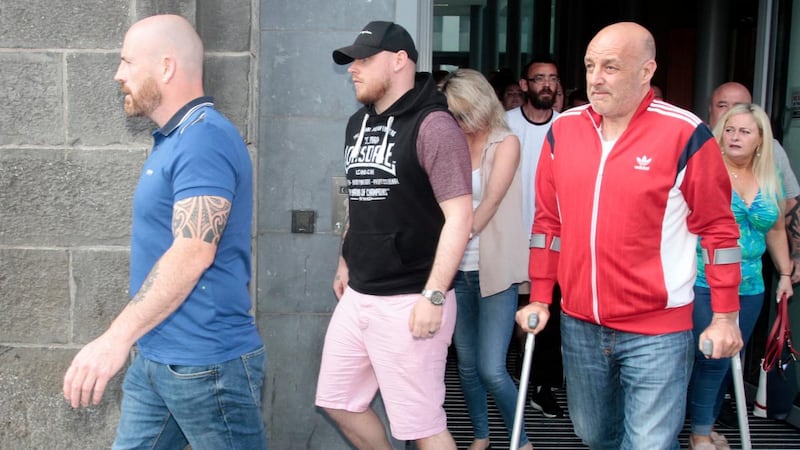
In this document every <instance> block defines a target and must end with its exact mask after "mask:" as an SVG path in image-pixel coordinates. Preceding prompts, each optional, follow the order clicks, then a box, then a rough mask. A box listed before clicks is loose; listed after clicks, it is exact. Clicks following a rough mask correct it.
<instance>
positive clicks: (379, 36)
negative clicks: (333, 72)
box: [333, 21, 417, 65]
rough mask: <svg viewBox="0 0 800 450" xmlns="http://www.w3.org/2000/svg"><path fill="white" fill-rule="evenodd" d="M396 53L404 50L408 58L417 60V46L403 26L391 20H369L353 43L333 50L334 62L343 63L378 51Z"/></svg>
mask: <svg viewBox="0 0 800 450" xmlns="http://www.w3.org/2000/svg"><path fill="white" fill-rule="evenodd" d="M384 50H385V51H389V52H393V53H397V52H399V51H401V50H402V51H405V52H406V53H407V54H408V58H409V59H411V60H412V61H414V62H417V48H416V47H415V46H414V40H413V39H411V35H410V34H408V31H406V29H405V28H403V27H401V26H400V25H398V24H396V23H392V22H381V21H375V22H370V23H368V24H367V26H366V27H364V29H363V30H361V32H360V33H358V37H356V41H355V42H353V45H348V46H347V47H342V48H340V49H338V50H334V51H333V60H334V61H335V62H336V64H339V65H345V64H350V63H351V62H353V60H354V59H363V58H366V57H368V56H372V55H374V54H376V53H378V52H380V51H384Z"/></svg>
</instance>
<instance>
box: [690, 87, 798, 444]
mask: <svg viewBox="0 0 800 450" xmlns="http://www.w3.org/2000/svg"><path fill="white" fill-rule="evenodd" d="M714 136H715V137H716V139H717V141H718V142H719V145H720V148H721V149H722V159H723V160H724V162H725V166H726V167H727V168H728V173H729V174H730V180H731V189H732V197H731V209H732V210H733V215H734V216H735V217H736V222H737V223H738V224H739V232H740V234H741V237H740V238H739V246H740V247H741V249H742V283H741V285H740V286H739V301H740V309H739V327H740V329H741V331H742V339H743V340H744V342H745V345H747V341H748V339H749V338H750V334H752V332H753V327H754V326H755V322H756V320H757V319H758V315H759V313H760V312H761V306H762V304H763V302H764V279H763V276H762V273H761V257H762V255H763V254H764V251H765V250H766V251H769V255H770V257H772V261H773V263H774V264H775V267H776V268H777V269H778V271H779V281H778V289H777V293H776V294H777V298H778V299H780V298H781V296H782V295H784V294H786V295H787V296H791V295H792V281H791V271H792V263H791V260H790V259H789V245H788V241H787V239H786V229H785V227H784V217H783V213H782V211H783V209H784V194H783V188H782V187H781V180H780V176H779V174H778V171H777V168H776V166H775V160H774V158H773V153H772V142H773V141H772V130H771V128H770V122H769V118H768V117H767V115H766V113H764V110H763V109H761V108H760V107H759V106H757V105H753V104H743V103H739V104H736V105H735V106H734V107H732V108H731V109H730V110H728V112H727V113H726V114H725V115H724V116H723V117H722V118H721V119H720V120H719V122H718V123H717V126H716V127H715V128H714ZM697 255H698V273H697V281H696V283H695V288H694V291H695V300H694V332H695V336H699V335H700V332H701V331H702V330H703V329H705V328H706V327H707V326H708V324H709V323H710V322H711V321H712V320H713V315H712V312H711V293H710V290H709V288H708V283H707V282H706V276H705V275H706V274H705V271H704V270H703V264H702V254H701V249H700V244H699V242H698V245H697ZM729 368H730V363H729V361H728V359H707V358H706V357H705V356H704V355H703V354H702V353H701V352H700V350H699V349H698V350H696V352H695V365H694V371H693V372H692V381H691V384H690V388H689V389H690V392H689V411H690V412H691V417H692V419H691V420H692V436H691V438H690V439H689V448H692V449H696V450H715V449H717V450H719V449H728V448H730V447H728V444H727V441H726V440H725V437H724V436H722V435H720V434H718V433H716V432H714V431H712V427H713V424H714V422H715V421H716V418H717V415H718V414H719V411H720V407H721V405H722V399H723V396H724V393H725V391H726V390H727V387H728V384H729V382H730V381H729V380H730V377H729V376H728V370H729Z"/></svg>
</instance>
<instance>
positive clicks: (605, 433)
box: [561, 313, 694, 450]
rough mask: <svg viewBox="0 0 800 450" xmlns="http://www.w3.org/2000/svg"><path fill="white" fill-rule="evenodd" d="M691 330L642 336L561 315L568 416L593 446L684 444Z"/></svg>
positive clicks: (676, 446) (663, 446)
mask: <svg viewBox="0 0 800 450" xmlns="http://www.w3.org/2000/svg"><path fill="white" fill-rule="evenodd" d="M692 342H693V341H692V332H691V331H683V332H679V333H670V334H662V335H655V336H649V335H643V334H635V333H625V332H622V331H616V330H612V329H610V328H606V327H603V326H599V325H596V324H593V323H589V322H584V321H582V320H577V319H574V318H572V317H570V316H567V315H566V314H563V313H562V314H561V343H562V355H563V358H564V374H565V376H566V378H567V399H568V403H569V415H570V417H571V418H572V423H573V425H574V426H575V433H576V434H577V435H578V436H579V437H580V438H581V439H582V440H583V442H584V443H585V444H586V445H588V446H589V447H590V448H592V449H609V450H611V449H614V450H619V449H623V450H628V449H635V450H638V449H644V448H646V449H648V450H659V449H661V450H667V449H670V450H672V449H675V450H677V449H679V448H680V446H679V444H678V433H679V432H680V431H681V428H682V426H683V421H684V412H685V408H686V388H687V386H688V384H689V377H690V375H691V372H692V360H693V358H694V351H693V348H692Z"/></svg>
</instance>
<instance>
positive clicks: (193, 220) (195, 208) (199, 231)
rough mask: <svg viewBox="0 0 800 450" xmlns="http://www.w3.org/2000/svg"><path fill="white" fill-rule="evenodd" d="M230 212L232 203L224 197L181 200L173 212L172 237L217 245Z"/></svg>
mask: <svg viewBox="0 0 800 450" xmlns="http://www.w3.org/2000/svg"><path fill="white" fill-rule="evenodd" d="M230 212H231V203H230V202H229V201H228V200H226V199H224V198H222V197H212V196H200V197H189V198H187V199H184V200H181V201H179V202H177V203H175V206H174V208H173V210H172V235H173V236H174V237H176V238H179V237H182V238H187V239H201V240H202V241H204V242H208V243H209V244H214V245H217V244H219V240H220V238H221V237H222V232H223V231H224V230H225V225H227V223H228V216H229V215H230Z"/></svg>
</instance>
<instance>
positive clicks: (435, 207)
mask: <svg viewBox="0 0 800 450" xmlns="http://www.w3.org/2000/svg"><path fill="white" fill-rule="evenodd" d="M417 56H418V55H417V49H416V48H415V47H414V41H413V40H412V39H411V36H410V35H409V34H408V32H407V31H406V30H405V29H403V27H401V26H400V25H397V24H394V23H391V22H371V23H370V24H368V25H367V26H366V27H365V28H364V29H363V30H362V31H361V32H360V33H359V34H358V37H356V40H355V42H354V43H353V45H350V46H348V47H343V48H340V49H338V50H335V51H334V52H333V60H334V61H335V62H336V63H337V64H349V66H348V68H347V72H348V73H349V74H350V76H351V77H352V82H353V90H354V91H355V96H356V100H358V101H359V102H361V103H362V104H363V105H364V106H363V107H362V108H360V109H359V110H358V111H357V112H356V113H355V114H353V115H352V116H351V117H350V120H349V121H348V123H347V129H346V131H345V142H344V152H343V153H344V155H343V156H344V166H345V174H346V175H347V185H348V186H349V189H348V206H349V207H348V212H347V221H346V223H347V224H348V225H347V230H346V233H345V234H344V236H343V243H342V246H341V247H340V250H341V251H342V253H341V255H340V256H339V265H338V267H337V270H336V275H335V276H334V280H333V291H334V293H335V294H336V297H337V298H338V299H339V301H338V303H337V304H336V312H335V313H334V314H333V316H332V317H331V321H330V322H329V324H328V332H327V334H326V336H325V345H324V348H323V350H322V361H321V364H320V371H319V378H318V381H317V395H316V400H315V404H316V405H317V406H319V407H320V408H322V409H323V411H325V413H326V414H328V416H329V417H330V418H331V419H332V420H333V421H334V422H335V423H336V425H337V426H338V427H339V429H340V431H341V432H342V434H344V436H346V437H347V439H348V440H349V441H350V443H351V444H352V445H353V446H354V447H356V448H360V449H366V448H368V449H374V450H390V449H391V448H392V446H391V444H390V442H389V437H388V436H387V435H386V432H385V431H384V429H385V428H384V425H383V423H382V422H381V420H380V419H379V417H378V415H377V414H376V413H375V411H374V410H373V409H372V408H371V406H370V404H371V402H372V400H373V398H374V397H375V394H376V393H377V392H378V391H379V390H380V393H381V398H382V399H383V403H384V405H385V406H386V416H387V418H388V419H389V424H390V427H391V432H392V436H394V437H395V438H396V439H398V440H401V441H415V442H416V446H417V448H418V449H420V450H456V444H455V441H454V440H453V436H452V435H451V434H450V432H449V431H448V430H447V415H446V413H445V410H444V396H445V384H444V372H445V365H446V362H447V349H448V347H449V345H450V342H451V339H452V336H453V329H454V326H455V320H456V298H455V291H454V290H453V289H452V281H453V276H454V275H455V273H456V270H457V269H458V265H459V263H460V262H461V257H462V255H463V254H464V249H465V247H466V244H467V239H468V236H469V234H470V229H471V226H472V175H471V174H472V165H471V162H470V156H469V148H468V146H467V141H466V138H465V136H464V133H463V132H462V131H461V129H460V128H459V127H458V123H456V121H455V119H454V118H453V116H452V115H451V114H450V113H449V112H448V110H447V98H445V96H444V94H442V93H441V92H439V91H438V90H437V89H436V83H435V82H434V80H433V76H431V74H430V73H428V72H417V64H416V60H417ZM367 349H368V351H367Z"/></svg>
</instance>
